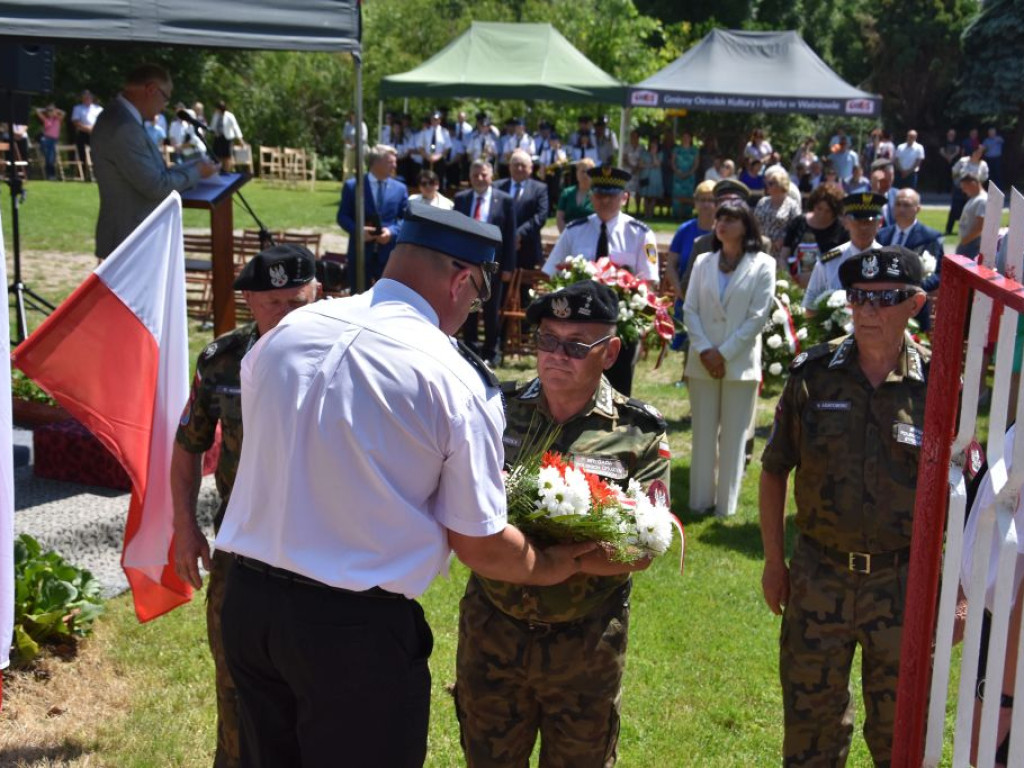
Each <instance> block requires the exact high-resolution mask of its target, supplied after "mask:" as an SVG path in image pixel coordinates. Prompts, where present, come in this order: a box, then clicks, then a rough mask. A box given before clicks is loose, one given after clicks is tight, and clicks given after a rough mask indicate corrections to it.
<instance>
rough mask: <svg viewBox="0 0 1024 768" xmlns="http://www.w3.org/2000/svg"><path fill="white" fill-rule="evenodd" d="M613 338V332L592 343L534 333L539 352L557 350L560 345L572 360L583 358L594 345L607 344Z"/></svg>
mask: <svg viewBox="0 0 1024 768" xmlns="http://www.w3.org/2000/svg"><path fill="white" fill-rule="evenodd" d="M613 338H615V336H614V334H608V335H607V336H605V337H604V338H601V339H598V340H597V341H595V342H594V343H593V344H584V343H583V342H580V341H562V340H561V339H560V338H558V337H557V336H555V335H553V334H550V333H536V334H534V341H535V342H536V344H537V349H539V350H540V351H541V352H557V351H558V348H559V347H561V348H562V349H564V350H565V354H566V355H568V356H569V357H571V358H572V359H573V360H582V359H584V358H585V357H586V356H587V355H589V354H590V350H592V349H594V348H595V347H599V346H601V345H602V344H607V343H608V342H609V341H611V340H612V339H613Z"/></svg>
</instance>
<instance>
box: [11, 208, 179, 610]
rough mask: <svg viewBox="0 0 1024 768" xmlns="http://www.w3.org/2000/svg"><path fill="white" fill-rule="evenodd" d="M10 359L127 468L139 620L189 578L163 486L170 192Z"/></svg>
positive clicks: (171, 276)
mask: <svg viewBox="0 0 1024 768" xmlns="http://www.w3.org/2000/svg"><path fill="white" fill-rule="evenodd" d="M12 359H13V360H14V363H15V365H17V366H18V367H19V368H20V369H21V370H23V371H24V372H25V373H26V374H27V375H28V376H30V377H31V378H32V379H34V380H35V381H36V382H37V383H38V384H39V385H40V386H41V387H42V388H43V389H45V390H46V391H47V392H49V393H50V394H51V395H53V397H54V398H55V399H56V400H57V401H58V402H60V404H61V405H63V406H64V407H65V408H66V409H67V410H68V411H69V412H70V413H71V415H72V416H74V417H75V418H76V419H78V420H79V421H80V422H82V424H84V425H85V426H86V427H87V428H88V429H89V431H91V432H92V433H93V434H94V435H95V436H96V437H97V438H98V439H99V440H100V442H102V443H103V444H104V445H105V446H106V447H107V448H108V449H109V450H110V452H111V453H112V454H113V455H114V456H116V457H117V459H118V460H119V461H120V462H121V465H122V466H123V467H124V469H125V471H126V472H127V473H128V477H129V478H130V479H131V482H132V497H131V504H130V506H129V509H128V521H127V523H126V525H125V534H124V549H123V551H122V554H121V566H122V567H123V568H124V572H125V574H126V575H127V576H128V583H129V584H130V585H131V588H132V593H133V596H134V599H135V613H136V615H137V616H138V617H139V621H148V620H150V619H153V618H156V617H157V616H160V615H161V614H164V613H166V612H167V611H170V610H172V609H173V608H176V607H178V606H179V605H181V604H182V603H185V602H188V600H189V599H191V597H192V590H191V588H190V587H189V586H188V585H187V584H185V583H184V582H183V581H182V580H181V579H179V578H178V577H177V575H176V574H175V573H174V563H173V554H172V553H173V549H174V543H173V540H172V539H173V528H172V519H173V513H172V507H171V487H170V466H171V448H172V446H173V444H174V433H175V430H176V428H177V424H178V416H179V415H180V414H181V410H182V408H183V407H184V405H185V400H186V399H187V398H188V369H189V361H188V332H187V325H186V319H185V257H184V251H183V245H182V233H181V198H180V197H179V196H178V194H177V193H176V192H173V193H171V195H170V196H169V197H168V198H167V199H166V200H164V201H163V202H162V203H161V204H160V205H159V206H158V207H157V209H156V210H155V211H153V212H152V213H151V214H150V215H149V216H148V217H147V218H146V220H145V221H143V222H142V223H141V224H140V225H139V226H138V228H137V229H136V230H135V231H134V232H132V234H131V235H129V236H128V238H127V239H126V240H125V241H124V242H123V243H121V245H120V246H118V248H117V250H115V251H114V252H113V253H112V254H111V255H110V256H109V257H108V258H107V259H106V261H104V262H103V263H102V264H101V265H100V266H99V267H97V268H96V271H95V272H93V273H92V274H91V275H90V276H89V277H88V278H87V279H86V280H85V282H83V283H82V284H81V285H80V286H79V287H78V289H77V290H76V291H75V292H74V293H73V294H71V296H69V297H68V298H67V300H66V301H65V302H64V303H63V304H61V305H60V306H59V307H58V308H57V311H56V312H54V313H53V314H52V315H50V316H49V317H48V318H47V319H46V320H45V321H44V322H43V324H42V325H40V326H39V328H38V329H37V330H36V331H35V332H34V333H33V334H32V335H31V336H29V337H28V338H27V339H26V340H25V341H24V342H23V343H22V344H21V345H20V346H19V347H18V348H17V349H16V350H15V351H14V353H13V355H12ZM7 402H10V399H9V398H8V400H7Z"/></svg>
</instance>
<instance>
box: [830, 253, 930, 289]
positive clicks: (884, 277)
mask: <svg viewBox="0 0 1024 768" xmlns="http://www.w3.org/2000/svg"><path fill="white" fill-rule="evenodd" d="M923 278H924V267H923V265H922V264H921V257H920V256H918V255H917V253H916V252H915V251H912V250H910V249H909V248H905V247H903V246H902V245H887V246H885V247H883V248H873V249H871V250H870V251H865V252H864V253H862V254H860V255H858V256H854V257H853V258H852V259H850V260H849V261H845V262H843V264H842V266H840V267H839V281H840V282H841V283H842V285H843V288H849V287H850V286H852V285H853V284H854V283H906V284H907V285H916V286H917V287H920V286H921V281H922V279H923Z"/></svg>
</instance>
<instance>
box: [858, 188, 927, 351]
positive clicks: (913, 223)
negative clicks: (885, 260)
mask: <svg viewBox="0 0 1024 768" xmlns="http://www.w3.org/2000/svg"><path fill="white" fill-rule="evenodd" d="M893 210H894V211H895V214H894V218H895V220H896V223H895V224H890V225H889V226H887V227H882V229H880V230H878V234H877V235H876V236H875V240H877V241H878V242H879V243H880V244H881V245H902V246H903V247H904V248H909V249H910V250H912V251H915V252H916V253H917V254H918V255H920V254H922V253H924V252H925V251H928V253H930V254H931V255H932V256H934V257H935V272H933V273H932V274H930V275H926V276H925V278H924V281H923V283H922V287H923V288H924V289H925V291H926V292H928V293H932V292H934V291H937V290H938V289H939V270H940V269H941V266H942V254H943V252H944V251H943V246H942V233H940V232H939V230H937V229H932V228H931V227H927V226H925V225H924V224H922V223H921V222H920V221H918V220H917V215H918V214H919V213H920V212H921V196H920V195H919V194H917V190H916V189H914V188H913V187H903V189H901V190H899V191H898V192H897V193H896V200H895V202H894V205H893ZM914 319H915V320H917V322H918V324H919V325H920V326H921V330H922V331H928V330H931V309H930V307H929V306H928V305H927V304H926V305H925V306H924V309H922V310H921V312H920V313H919V314H918V315H917V317H916V318H914Z"/></svg>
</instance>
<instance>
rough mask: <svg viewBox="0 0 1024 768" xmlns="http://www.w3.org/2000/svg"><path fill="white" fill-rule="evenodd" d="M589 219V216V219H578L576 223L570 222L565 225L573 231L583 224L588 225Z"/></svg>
mask: <svg viewBox="0 0 1024 768" xmlns="http://www.w3.org/2000/svg"><path fill="white" fill-rule="evenodd" d="M588 218H590V217H589V216H588V217H585V218H582V219H576V221H570V222H569V223H568V224H566V225H565V228H566V229H572V228H573V227H578V226H580V225H582V224H586V223H587V219H588Z"/></svg>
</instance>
